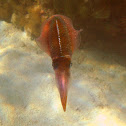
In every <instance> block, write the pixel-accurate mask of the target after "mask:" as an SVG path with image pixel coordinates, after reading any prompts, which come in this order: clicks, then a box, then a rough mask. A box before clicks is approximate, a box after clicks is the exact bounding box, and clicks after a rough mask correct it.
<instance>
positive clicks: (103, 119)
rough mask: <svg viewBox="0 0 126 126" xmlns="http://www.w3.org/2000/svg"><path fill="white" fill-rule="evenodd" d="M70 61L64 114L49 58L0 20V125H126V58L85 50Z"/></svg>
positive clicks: (16, 30)
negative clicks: (70, 66)
mask: <svg viewBox="0 0 126 126" xmlns="http://www.w3.org/2000/svg"><path fill="white" fill-rule="evenodd" d="M72 63H73V65H72V68H71V82H70V86H69V93H68V103H67V111H66V112H64V111H63V109H62V106H61V103H60V97H59V92H58V89H57V87H56V82H55V75H54V71H53V68H52V63H51V58H50V57H49V56H48V55H47V54H46V53H45V52H43V51H41V50H40V49H39V47H38V46H37V44H36V42H35V40H31V39H30V37H29V36H28V35H27V34H26V32H25V31H24V32H23V31H20V30H18V29H16V28H15V27H14V26H13V25H12V24H8V23H6V22H3V21H1V22H0V126H125V125H126V97H125V94H126V66H125V60H124V59H123V58H122V57H121V56H117V55H116V54H109V53H105V52H101V51H98V50H96V49H86V48H85V49H81V50H79V49H78V50H77V51H76V52H75V53H74V55H73V58H72Z"/></svg>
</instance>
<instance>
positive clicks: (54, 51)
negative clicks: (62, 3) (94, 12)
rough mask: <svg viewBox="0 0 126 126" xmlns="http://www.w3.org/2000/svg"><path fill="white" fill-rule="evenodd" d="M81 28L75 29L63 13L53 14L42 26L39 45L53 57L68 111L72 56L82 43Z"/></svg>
mask: <svg viewBox="0 0 126 126" xmlns="http://www.w3.org/2000/svg"><path fill="white" fill-rule="evenodd" d="M81 31H82V29H80V30H75V29H74V27H73V24H72V21H71V20H70V18H68V17H66V16H63V15H53V16H51V17H50V18H49V19H47V20H46V21H45V22H44V23H43V24H42V28H41V34H40V37H39V38H37V44H38V46H39V47H40V48H41V49H43V50H44V51H45V52H46V53H47V54H48V55H49V56H50V57H51V59H52V66H53V69H54V71H55V79H56V82H57V86H58V90H59V94H60V99H61V104H62V107H63V110H64V112H65V111H66V104H67V94H68V85H69V79H70V67H71V64H72V63H71V58H72V54H73V52H74V51H75V50H76V49H77V48H78V47H79V45H80V32H81Z"/></svg>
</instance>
